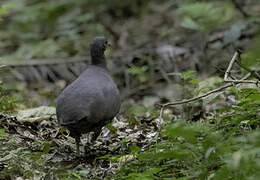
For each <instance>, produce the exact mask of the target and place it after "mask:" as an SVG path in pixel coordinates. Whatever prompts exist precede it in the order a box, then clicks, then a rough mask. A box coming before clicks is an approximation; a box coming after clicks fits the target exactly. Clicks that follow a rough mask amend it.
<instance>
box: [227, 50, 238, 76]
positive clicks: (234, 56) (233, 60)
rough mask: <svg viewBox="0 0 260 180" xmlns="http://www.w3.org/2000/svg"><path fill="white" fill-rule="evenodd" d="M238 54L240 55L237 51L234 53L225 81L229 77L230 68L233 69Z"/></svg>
mask: <svg viewBox="0 0 260 180" xmlns="http://www.w3.org/2000/svg"><path fill="white" fill-rule="evenodd" d="M238 55H239V53H238V52H237V51H236V52H235V54H234V55H233V57H232V59H231V61H230V63H229V65H228V68H227V70H226V72H225V76H224V81H226V80H227V79H228V76H229V74H230V70H231V68H232V66H233V64H234V63H235V61H236V59H237V57H238Z"/></svg>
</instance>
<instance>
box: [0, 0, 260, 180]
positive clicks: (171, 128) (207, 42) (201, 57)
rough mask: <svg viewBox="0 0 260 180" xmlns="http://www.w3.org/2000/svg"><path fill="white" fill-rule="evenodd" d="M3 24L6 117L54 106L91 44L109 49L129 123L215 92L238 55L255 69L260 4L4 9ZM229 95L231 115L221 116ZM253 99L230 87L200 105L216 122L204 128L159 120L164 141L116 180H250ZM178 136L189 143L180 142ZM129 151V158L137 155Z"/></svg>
mask: <svg viewBox="0 0 260 180" xmlns="http://www.w3.org/2000/svg"><path fill="white" fill-rule="evenodd" d="M0 17H1V19H0V66H1V65H5V64H6V65H8V66H9V67H7V68H1V69H0V74H1V77H0V98H1V102H0V111H3V112H9V113H12V112H13V111H17V110H19V109H26V108H31V107H37V106H41V105H48V106H55V98H56V97H57V95H58V94H59V92H60V91H61V90H62V89H63V88H64V87H65V86H66V85H67V84H68V83H70V82H71V81H72V80H73V79H75V78H76V76H77V75H78V74H79V73H80V72H81V71H82V70H83V69H84V67H85V64H84V66H82V65H81V64H79V65H78V66H76V65H75V66H73V67H74V69H72V68H71V67H72V65H71V61H72V62H73V60H75V59H77V60H78V59H80V60H86V62H88V60H89V45H90V43H91V41H92V39H93V37H95V36H97V35H104V36H106V37H107V38H108V39H109V40H110V41H111V42H112V44H113V46H112V48H111V49H109V50H108V51H107V52H106V56H107V59H108V66H109V69H110V71H111V74H112V75H113V77H114V79H115V81H116V82H117V84H118V86H119V88H120V92H121V96H122V101H123V103H124V104H123V107H122V113H125V115H126V116H127V118H129V119H133V118H134V117H135V119H138V118H137V117H142V116H146V115H147V112H150V115H151V116H152V117H150V118H154V116H155V115H154V114H157V115H158V112H157V111H156V110H154V108H153V106H154V105H155V104H156V103H165V102H169V101H176V100H182V99H185V98H191V97H193V96H195V95H198V94H200V93H201V92H206V91H207V90H211V89H212V88H214V87H216V85H219V84H221V83H222V82H223V80H222V78H223V75H224V72H225V70H226V68H227V66H228V63H229V61H230V59H231V57H232V55H233V53H234V52H235V51H236V50H237V49H239V50H240V51H242V52H243V53H242V61H241V62H242V64H243V65H244V66H246V67H247V68H250V69H252V70H254V71H256V72H259V69H260V53H259V52H260V51H259V49H260V43H259V42H260V36H259V33H260V3H259V0H207V1H206V0H161V1H157V0H150V1H149V0H124V1H122V0H109V1H107V0H99V1H97V0H89V1H86V0H55V1H42V0H2V1H1V2H0ZM63 61H69V62H70V63H63ZM75 61H76V60H75ZM59 62H62V63H60V64H59ZM41 63H42V64H41ZM53 63H54V64H53ZM78 63H82V62H81V61H79V62H78ZM17 64H20V65H21V64H22V66H19V65H17ZM73 64H77V62H75V63H73ZM82 67H83V68H82ZM236 70H237V71H239V72H238V73H237V74H238V75H240V76H242V75H244V74H245V73H246V72H245V71H244V70H242V71H241V68H239V67H237V68H236ZM75 72H76V73H75ZM258 87H259V86H258ZM252 94H254V96H253V98H252V96H251V95H252ZM228 95H232V96H231V97H232V98H235V99H236V101H237V104H236V106H235V107H236V108H233V106H232V108H231V109H230V108H228V107H229V106H231V105H230V104H229V102H227V101H228V100H230V99H229V98H228V97H229V96H228ZM216 97H217V96H216ZM216 97H212V99H215V98H216ZM232 98H231V99H232ZM259 99H260V98H259V88H257V87H256V86H254V87H251V86H250V87H246V90H245V89H244V90H243V89H235V88H234V89H233V90H232V91H231V92H229V93H227V94H225V96H224V97H223V96H221V98H220V97H219V98H218V99H215V101H214V103H212V102H211V101H212V100H208V101H210V102H207V103H208V104H210V103H211V104H210V106H206V105H205V104H203V107H206V109H207V111H208V112H210V113H212V111H210V110H212V109H213V113H215V115H214V116H212V117H211V120H210V121H209V122H208V121H206V122H203V123H197V122H196V123H195V124H188V125H187V126H185V125H184V124H185V122H183V121H181V122H178V123H176V122H175V121H173V118H172V117H171V115H169V117H168V116H167V117H164V118H165V119H166V120H168V121H169V122H168V125H167V126H165V127H164V133H163V137H164V138H163V139H164V140H165V141H162V143H159V144H156V145H155V146H153V147H151V148H150V149H149V151H147V152H145V153H140V155H138V158H137V160H135V161H134V162H132V163H129V164H126V165H125V166H124V167H123V168H122V169H121V170H120V172H119V173H118V174H117V175H116V176H115V177H114V178H119V179H138V178H139V179H156V178H157V179H161V178H160V177H163V178H165V179H167V177H169V179H170V178H172V177H174V178H176V179H177V178H180V179H182V178H183V179H185V178H190V179H198V178H199V179H212V178H213V179H214V178H215V179H257V177H259V172H260V171H259V167H260V164H259V141H258V142H257V139H259V135H260V134H259V116H260V112H259ZM204 103H205V102H204ZM199 108H201V106H200V105H199ZM209 109H210V110H209ZM194 111H197V109H196V107H194V106H190V105H186V106H183V107H176V108H173V109H171V113H173V114H174V115H177V116H178V119H184V120H190V119H192V118H193V117H192V115H193V114H194ZM231 112H233V114H232V115H230V113H231ZM212 122H214V123H216V122H218V123H216V124H214V123H213V124H214V125H212V124H211V123H212ZM0 130H1V129H0ZM182 131H183V132H187V136H185V137H183V139H180V138H177V137H179V136H181V133H180V134H178V132H182ZM257 131H258V132H257ZM212 132H213V134H212ZM222 133H223V134H224V136H222V135H223V134H222ZM1 134H2V135H1ZM198 134H199V135H198ZM1 136H4V132H3V131H2V133H1V131H0V137H1ZM220 141H221V142H223V144H219V143H218V142H220ZM184 142H185V143H184ZM171 144H175V145H176V146H175V148H173V147H172V146H171ZM193 148H194V149H193ZM240 148H241V149H240ZM134 149H135V150H133V151H132V152H131V153H132V155H134V156H136V154H138V153H139V152H140V150H139V149H138V148H134ZM158 149H166V150H165V151H160V153H158V152H159V151H158ZM155 152H156V153H155ZM177 152H180V153H179V154H178V153H177ZM213 152H214V153H213ZM176 153H177V154H176ZM154 154H157V156H153V155H154ZM191 156H192V157H191ZM254 157H258V161H256V160H255V159H254ZM172 159H175V160H176V161H174V162H173V161H172ZM191 159H192V161H191ZM0 162H1V161H0ZM14 164H15V163H14ZM0 169H1V168H0ZM0 171H1V170H0ZM257 172H258V174H257ZM19 173H21V172H19ZM19 173H18V174H19ZM31 174H34V173H33V172H32V173H31ZM31 174H30V173H29V175H28V177H30V175H31ZM32 176H33V175H32ZM0 177H1V176H0ZM70 177H71V178H72V179H73V178H76V179H77V178H79V177H80V178H81V176H80V175H78V176H77V175H75V174H74V175H72V176H70ZM226 177H228V178H226ZM0 179H1V178H0Z"/></svg>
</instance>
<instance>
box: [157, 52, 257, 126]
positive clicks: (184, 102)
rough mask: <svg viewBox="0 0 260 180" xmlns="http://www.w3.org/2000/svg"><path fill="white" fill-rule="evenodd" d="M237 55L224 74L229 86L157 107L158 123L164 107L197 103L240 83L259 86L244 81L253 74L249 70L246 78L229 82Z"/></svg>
mask: <svg viewBox="0 0 260 180" xmlns="http://www.w3.org/2000/svg"><path fill="white" fill-rule="evenodd" d="M239 55H240V53H239V52H237V51H236V52H235V54H234V55H233V57H232V59H231V61H230V63H229V65H228V68H227V70H226V72H225V76H224V82H228V83H229V84H226V85H224V86H221V87H219V88H216V89H214V90H212V91H209V92H207V93H205V94H202V95H200V96H196V97H193V98H191V99H187V100H183V101H177V102H169V103H165V104H162V105H159V106H160V107H161V109H160V115H159V119H160V123H161V122H162V117H163V112H164V109H165V108H166V107H168V106H175V105H181V104H186V103H190V102H193V101H197V100H200V99H202V98H205V97H207V96H209V95H210V94H213V93H216V92H219V91H222V90H224V89H226V88H229V87H232V86H234V85H236V84H240V83H253V84H256V85H258V84H260V81H253V80H246V79H247V78H249V77H250V76H251V74H252V73H253V72H252V71H250V70H249V73H248V74H246V76H245V77H243V78H242V79H240V80H236V79H235V80H234V79H231V80H230V79H228V77H229V74H230V71H231V69H232V67H233V64H234V63H235V62H236V59H237V57H238V56H239Z"/></svg>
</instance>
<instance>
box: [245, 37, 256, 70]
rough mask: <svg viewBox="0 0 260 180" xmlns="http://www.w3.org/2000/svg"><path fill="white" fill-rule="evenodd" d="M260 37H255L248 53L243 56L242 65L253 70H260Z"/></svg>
mask: <svg viewBox="0 0 260 180" xmlns="http://www.w3.org/2000/svg"><path fill="white" fill-rule="evenodd" d="M259 48H260V35H258V36H256V37H254V39H253V41H252V45H251V47H250V49H249V50H248V52H247V53H245V54H243V55H242V64H243V65H245V66H246V67H248V68H251V69H253V70H259V68H260V51H259Z"/></svg>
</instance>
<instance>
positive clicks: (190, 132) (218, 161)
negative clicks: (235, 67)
mask: <svg viewBox="0 0 260 180" xmlns="http://www.w3.org/2000/svg"><path fill="white" fill-rule="evenodd" d="M233 93H234V94H235V95H236V98H237V100H238V101H239V103H238V104H237V105H235V106H232V107H227V108H223V110H222V111H220V113H219V115H218V117H216V118H215V119H210V120H209V122H215V123H214V124H209V123H208V122H207V121H205V122H203V123H201V122H195V123H187V122H185V121H182V120H177V121H176V122H174V123H171V124H168V125H166V126H165V127H164V128H163V140H162V141H161V142H159V143H158V144H155V145H154V146H152V147H150V148H149V149H148V150H147V151H145V152H141V153H139V154H138V155H137V157H136V159H135V160H133V161H132V162H131V163H126V164H125V165H124V166H123V167H122V168H121V170H120V172H119V173H118V174H117V175H116V176H115V177H116V179H134V178H139V177H140V178H146V179H167V178H169V179H172V178H176V179H187V178H188V179H209V178H211V179H223V178H224V179H255V180H256V179H258V177H259V172H260V171H259V170H260V164H259V162H260V159H259V153H260V143H259V138H260V131H259V127H260V109H259V107H260V101H259V99H260V92H259V90H258V89H241V90H235V89H234V90H233Z"/></svg>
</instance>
